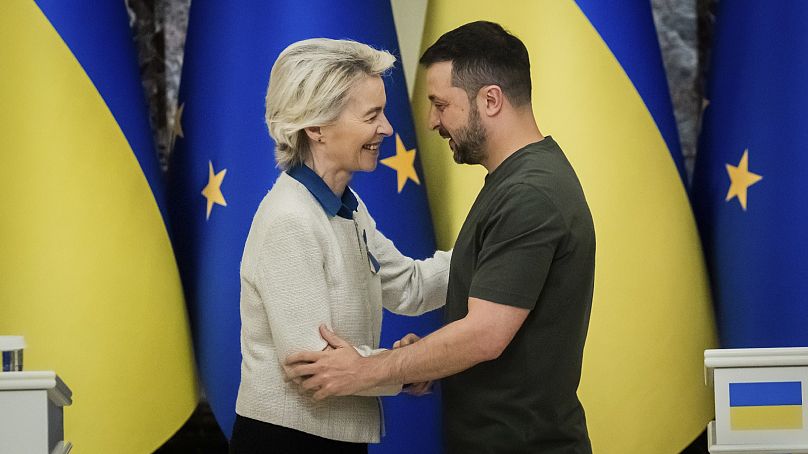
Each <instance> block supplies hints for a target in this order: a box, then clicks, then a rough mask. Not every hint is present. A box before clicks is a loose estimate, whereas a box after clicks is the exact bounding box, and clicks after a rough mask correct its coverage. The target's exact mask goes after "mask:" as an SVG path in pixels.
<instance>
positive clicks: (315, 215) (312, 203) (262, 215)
mask: <svg viewBox="0 0 808 454" xmlns="http://www.w3.org/2000/svg"><path fill="white" fill-rule="evenodd" d="M317 208H319V206H317V201H316V200H315V199H314V197H313V196H312V195H311V193H310V192H309V191H308V190H307V189H306V187H305V186H303V185H302V184H300V182H298V181H297V180H295V179H294V178H292V177H290V176H289V175H287V174H286V172H282V173H281V174H280V175H279V176H278V179H277V180H276V181H275V184H274V185H273V186H272V188H271V189H270V190H269V192H267V194H266V195H265V196H264V198H263V200H261V203H260V205H259V206H258V210H257V212H256V214H255V217H256V219H260V220H261V221H263V222H264V223H268V224H279V223H280V224H288V223H294V224H299V225H310V224H311V223H312V222H315V221H317V220H318V219H319V218H320V217H322V213H319V212H318V210H317ZM319 211H320V212H322V209H320V210H319Z"/></svg>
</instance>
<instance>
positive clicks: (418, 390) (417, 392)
mask: <svg viewBox="0 0 808 454" xmlns="http://www.w3.org/2000/svg"><path fill="white" fill-rule="evenodd" d="M420 339H421V338H420V337H418V336H417V335H415V334H413V333H410V334H407V335H406V336H404V337H402V338H401V340H397V341H396V342H395V343H394V344H393V349H396V348H401V347H406V346H407V345H410V344H414V343H416V342H418V341H419V340H420ZM431 389H432V381H422V382H418V383H412V384H409V385H404V391H405V392H406V393H407V394H412V395H413V396H423V395H424V394H427V393H429V391H430V390H431Z"/></svg>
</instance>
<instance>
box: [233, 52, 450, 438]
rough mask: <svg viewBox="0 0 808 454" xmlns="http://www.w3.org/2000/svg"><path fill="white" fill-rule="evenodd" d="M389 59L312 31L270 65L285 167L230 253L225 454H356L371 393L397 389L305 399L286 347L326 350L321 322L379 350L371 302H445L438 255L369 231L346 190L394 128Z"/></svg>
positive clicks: (371, 419)
mask: <svg viewBox="0 0 808 454" xmlns="http://www.w3.org/2000/svg"><path fill="white" fill-rule="evenodd" d="M394 61H395V58H394V57H393V56H392V55H391V54H390V53H388V52H385V51H379V50H376V49H373V48H371V47H370V46H367V45H365V44H361V43H357V42H353V41H346V40H330V39H310V40H305V41H300V42H297V43H294V44H292V45H291V46H289V47H288V48H286V49H285V50H284V51H283V52H282V53H281V55H280V56H279V57H278V60H277V61H276V62H275V64H274V66H273V68H272V72H271V74H270V81H269V88H268V91H267V98H266V121H267V125H268V127H269V133H270V135H271V136H272V138H273V139H274V141H275V143H276V150H275V153H276V160H277V163H278V166H279V167H280V168H281V169H283V170H284V172H282V173H281V175H280V176H279V177H278V179H277V181H276V182H275V184H274V186H273V187H272V189H271V190H270V191H269V193H268V194H267V195H266V197H265V198H264V200H263V201H262V202H261V204H260V206H259V207H258V211H257V212H256V214H255V217H254V219H253V223H252V226H251V228H250V233H249V235H248V237H247V242H246V245H245V247H244V255H243V258H242V263H241V321H242V329H241V350H242V357H243V360H242V366H241V384H240V386H239V392H238V399H237V402H236V414H237V415H236V422H235V425H234V427H233V437H232V440H231V452H234V453H251V452H266V450H267V449H270V450H272V452H329V453H331V452H346V453H347V452H363V453H364V452H367V443H374V442H379V441H380V434H381V432H382V430H383V427H382V418H381V401H380V400H379V399H378V397H377V396H379V395H390V394H396V393H397V392H399V391H400V389H401V387H400V386H394V387H385V388H379V389H373V390H370V391H369V392H366V393H364V394H365V395H361V396H360V395H357V396H345V397H338V398H334V399H328V400H326V401H320V402H315V401H314V400H313V399H311V396H310V395H306V394H301V392H300V391H299V390H298V387H297V386H296V384H295V383H293V382H286V381H285V380H284V370H283V367H282V364H283V362H284V360H285V359H286V357H287V356H288V355H290V354H291V353H294V352H300V351H312V350H323V349H326V348H329V345H328V343H327V342H326V341H325V340H323V339H322V337H321V336H320V332H319V330H318V327H319V326H320V325H321V324H324V325H326V326H328V327H329V328H330V329H331V330H333V331H334V332H335V333H337V334H338V335H339V336H340V337H342V338H344V339H346V340H347V341H348V342H350V343H351V344H352V345H355V346H356V347H355V348H356V349H357V350H358V351H359V352H360V354H362V355H372V354H374V352H377V351H380V350H378V347H379V336H380V331H381V317H382V306H384V307H385V308H387V309H389V310H391V311H393V312H396V313H399V314H406V315H418V314H421V313H423V312H426V311H430V310H433V309H435V308H437V307H439V306H442V305H443V304H444V301H445V297H446V285H447V279H448V270H449V258H450V255H449V253H445V252H437V253H436V254H435V256H434V257H433V258H431V259H427V260H424V261H418V260H412V259H410V258H408V257H405V256H403V255H402V254H401V253H399V252H398V250H397V249H396V248H395V246H394V245H393V243H392V242H390V240H388V239H387V238H385V237H384V235H383V234H382V233H381V232H379V231H378V230H376V224H375V222H374V221H373V218H372V217H371V216H370V214H369V213H368V211H367V208H366V207H365V205H364V204H363V203H362V200H361V199H360V198H359V196H358V195H357V194H356V193H354V192H353V191H352V190H351V188H350V187H349V183H350V180H351V175H352V174H353V173H354V172H358V171H361V172H371V171H373V170H374V169H375V168H376V164H377V161H378V157H379V147H380V145H381V143H382V141H383V140H384V139H385V138H387V137H389V136H390V135H391V134H392V133H393V129H392V127H391V125H390V123H389V122H388V121H387V117H386V116H385V114H384V108H385V102H386V95H385V89H384V83H383V81H382V75H383V74H384V73H385V72H386V71H389V70H390V68H392V66H393V63H394Z"/></svg>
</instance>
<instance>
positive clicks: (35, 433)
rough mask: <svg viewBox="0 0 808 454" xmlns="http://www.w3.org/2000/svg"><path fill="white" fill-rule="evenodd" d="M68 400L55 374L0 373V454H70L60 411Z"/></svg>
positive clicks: (61, 411)
mask: <svg viewBox="0 0 808 454" xmlns="http://www.w3.org/2000/svg"><path fill="white" fill-rule="evenodd" d="M71 396H72V393H71V392H70V389H69V388H68V387H67V385H65V384H64V382H63V381H62V380H61V379H60V378H59V377H58V376H57V375H56V373H55V372H51V371H32V372H0V453H30V454H40V453H42V454H67V453H68V452H70V449H71V448H72V445H71V444H70V443H69V442H65V441H64V418H63V407H64V406H66V405H70V404H71V403H72V402H73V401H72V399H71Z"/></svg>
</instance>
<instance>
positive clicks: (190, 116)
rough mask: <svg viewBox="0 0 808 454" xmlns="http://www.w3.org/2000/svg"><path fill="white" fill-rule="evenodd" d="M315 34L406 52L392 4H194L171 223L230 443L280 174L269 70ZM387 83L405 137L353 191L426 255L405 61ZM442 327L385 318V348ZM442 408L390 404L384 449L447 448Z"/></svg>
mask: <svg viewBox="0 0 808 454" xmlns="http://www.w3.org/2000/svg"><path fill="white" fill-rule="evenodd" d="M313 37H327V38H337V39H340V38H348V39H353V40H356V41H360V42H363V43H367V44H369V45H371V46H373V47H376V48H378V49H386V50H389V51H390V52H392V53H394V54H395V55H396V56H399V49H398V43H397V40H396V33H395V26H394V24H393V16H392V11H391V7H390V3H389V2H387V1H381V2H380V1H375V0H351V1H341V2H333V1H328V0H317V1H301V2H284V1H245V2H239V3H238V4H236V5H234V4H229V3H228V4H225V3H221V2H195V3H194V5H193V8H192V9H191V16H190V24H189V31H188V41H187V44H186V57H185V63H184V70H183V78H182V88H181V91H180V98H179V99H180V101H179V102H180V104H179V112H181V114H180V117H179V120H180V123H179V125H180V127H178V128H175V129H176V133H177V134H178V138H177V142H176V144H177V146H176V150H175V151H174V154H173V157H172V162H171V169H170V171H171V200H172V203H173V205H172V214H173V217H172V220H173V226H174V227H175V235H174V237H175V246H176V250H177V255H178V259H179V263H180V268H181V271H182V277H183V281H184V284H185V288H186V294H187V299H188V301H189V305H190V313H191V320H192V328H193V333H194V340H195V347H196V355H197V360H198V364H199V370H200V373H201V378H202V382H203V385H204V389H205V393H206V395H207V398H208V400H209V401H210V403H211V406H212V408H213V411H214V414H215V415H216V419H217V420H218V422H219V425H220V426H221V428H222V429H223V430H224V432H225V433H226V434H228V437H229V434H230V431H231V428H232V425H233V420H234V417H235V413H234V412H235V401H236V394H237V390H238V385H239V378H240V361H241V355H240V347H239V329H240V322H239V291H240V290H239V263H240V260H241V255H242V251H243V247H244V242H245V239H246V237H247V233H248V231H249V228H250V223H251V221H252V217H253V214H254V213H255V211H256V209H257V207H258V204H259V202H260V201H261V199H262V198H263V197H264V195H265V194H266V192H267V191H268V190H269V188H270V187H271V186H272V184H273V182H274V181H275V179H276V178H277V176H278V170H277V169H276V168H275V162H274V145H273V144H272V142H271V139H270V137H269V135H268V132H267V128H266V126H265V124H264V99H265V94H266V88H267V83H268V80H269V71H270V69H271V67H272V64H273V63H274V61H275V59H276V58H277V56H278V54H280V52H281V51H282V50H283V49H284V48H286V47H287V46H288V45H289V44H291V43H293V42H296V41H299V40H302V39H307V38H313ZM399 58H400V57H399ZM384 79H385V85H386V89H387V111H386V113H387V116H388V118H389V120H390V122H391V124H392V125H393V128H394V138H392V140H388V141H385V142H384V143H383V145H382V149H381V154H380V161H381V164H380V165H379V168H378V169H377V170H376V171H375V172H373V173H370V174H357V175H355V176H354V179H353V181H352V182H351V187H352V188H354V189H355V190H356V191H357V192H358V193H359V195H360V196H361V197H362V198H363V200H364V202H365V203H366V204H367V206H368V209H369V211H370V213H371V214H372V215H373V216H374V218H375V219H376V222H377V225H378V227H379V229H380V230H381V231H382V232H384V234H385V235H386V236H387V237H388V238H390V239H392V240H393V241H394V242H395V243H396V245H397V246H398V247H399V249H400V250H401V251H402V252H403V253H404V254H407V255H409V256H411V257H413V258H425V257H427V256H431V255H432V253H433V252H434V250H435V244H434V236H433V232H432V223H431V220H430V217H429V212H428V207H427V201H426V193H425V190H424V181H423V178H422V175H423V173H422V170H421V166H420V164H419V160H418V159H417V147H416V143H415V134H414V130H413V125H412V119H411V113H410V106H409V101H408V99H407V90H406V85H405V83H404V75H403V73H402V70H401V64H400V62H399V63H397V64H396V67H395V69H394V70H393V71H392V73H391V74H390V75H389V77H385V78H384ZM180 133H181V135H179V134H180ZM440 319H441V317H440V314H434V313H433V314H427V315H425V316H422V317H420V318H417V319H406V321H404V319H402V318H399V317H398V316H395V315H393V314H390V313H385V319H384V325H383V329H382V346H387V347H390V345H391V344H392V342H393V341H395V340H397V339H398V338H400V337H401V336H403V335H404V334H406V333H407V332H409V331H415V332H418V333H420V334H425V333H427V332H429V331H432V330H433V329H435V328H437V327H438V326H439V324H440ZM437 408H438V398H437V397H436V396H434V395H433V396H430V397H427V398H420V399H416V398H411V397H409V396H400V397H396V398H392V399H387V400H386V401H385V419H386V421H387V436H386V437H385V438H384V439H383V444H382V445H381V450H382V451H384V452H434V451H436V450H437V447H438V442H437V441H436V440H437V439H438V434H439V433H440V427H439V420H440V418H439V417H438V410H437ZM413 434H417V435H413ZM405 440H406V442H405Z"/></svg>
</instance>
